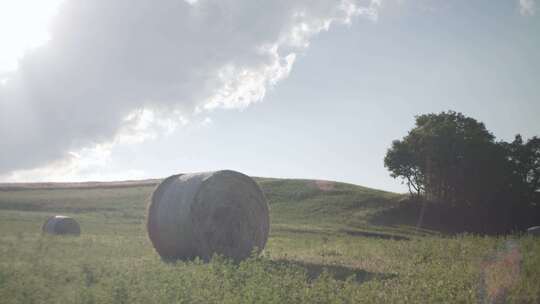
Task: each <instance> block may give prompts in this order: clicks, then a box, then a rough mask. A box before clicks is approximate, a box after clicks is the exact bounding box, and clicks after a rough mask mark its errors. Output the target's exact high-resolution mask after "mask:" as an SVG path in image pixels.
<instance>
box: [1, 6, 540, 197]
mask: <svg viewBox="0 0 540 304" xmlns="http://www.w3.org/2000/svg"><path fill="white" fill-rule="evenodd" d="M525 2H527V1H525ZM530 3H532V5H533V6H532V8H533V9H534V7H535V6H534V5H536V3H535V2H529V4H530ZM376 9H377V15H378V17H377V19H376V20H373V18H364V17H362V16H359V17H354V18H352V22H351V23H350V24H336V25H332V26H330V28H329V30H328V31H325V30H322V31H320V32H317V33H316V34H315V35H312V36H310V37H309V46H308V47H304V48H302V49H301V50H300V51H297V52H296V53H295V55H296V59H295V61H294V65H293V66H292V69H291V70H290V72H289V73H288V75H287V77H283V78H282V79H280V80H279V82H277V84H276V85H269V86H267V90H266V94H265V96H264V98H263V99H262V100H255V101H254V102H250V103H249V105H247V106H242V107H233V109H229V108H228V107H217V108H215V109H213V110H207V111H202V112H200V111H199V112H197V111H196V113H195V114H193V115H185V114H183V113H182V114H179V115H181V116H182V123H180V125H179V126H177V127H175V128H174V130H172V129H171V130H168V131H163V130H161V129H160V130H161V131H157V133H156V134H153V136H150V137H149V138H148V139H146V140H135V141H123V142H121V143H116V144H110V145H105V146H101V147H100V148H99V149H97V150H98V152H99V153H96V150H95V149H94V150H88V149H87V150H85V147H83V148H82V150H74V151H70V153H71V154H70V155H76V159H77V160H78V162H79V164H77V165H73V164H69V165H58V164H59V163H58V162H57V160H55V161H56V163H55V164H56V165H55V167H54V169H51V167H50V165H49V166H48V163H47V162H45V163H40V165H39V166H31V167H28V166H27V167H25V168H24V169H22V170H11V171H10V172H8V173H7V174H5V175H4V178H3V179H4V180H5V181H33V180H65V179H68V180H88V179H93V180H95V179H102V180H108V179H129V178H145V177H162V176H167V175H170V174H173V173H177V172H193V171H207V170H216V169H224V168H228V169H234V170H238V171H241V172H244V173H247V174H250V175H256V176H271V177H299V178H317V179H329V180H338V181H344V182H351V183H355V184H360V185H364V186H369V187H374V188H380V189H385V190H391V191H405V190H406V188H405V187H404V186H403V185H401V184H400V182H399V181H396V180H393V179H392V178H390V177H389V175H388V172H387V171H386V169H385V168H384V166H383V160H382V159H383V157H384V154H385V152H386V149H387V148H388V147H389V146H390V144H391V141H392V140H394V139H398V138H401V137H402V136H404V135H405V134H406V132H407V131H408V130H409V129H410V128H411V127H412V126H413V123H414V116H415V115H418V114H422V113H428V112H439V111H444V110H450V109H451V110H455V111H460V112H463V113H464V114H466V115H469V116H472V117H474V118H477V119H479V120H481V121H483V122H484V123H485V124H486V126H487V128H488V129H489V130H491V131H492V132H493V133H494V134H495V135H496V136H497V137H498V138H499V139H504V140H510V139H512V137H513V136H514V135H515V134H516V133H521V134H523V135H524V136H526V137H529V136H534V135H540V18H539V16H538V14H539V12H535V11H534V10H532V11H531V10H528V11H520V2H519V1H474V2H471V1H382V2H381V4H380V6H377V7H376ZM536 10H538V8H536ZM187 43H189V42H187ZM0 97H1V95H0ZM160 119H161V118H159V117H158V118H156V119H155V120H156V121H159V120H160ZM92 142H94V143H95V142H97V143H98V144H99V143H100V141H99V140H94V141H92ZM60 164H65V163H60ZM81 164H82V165H81ZM62 166H64V167H67V169H66V168H63V167H62Z"/></svg>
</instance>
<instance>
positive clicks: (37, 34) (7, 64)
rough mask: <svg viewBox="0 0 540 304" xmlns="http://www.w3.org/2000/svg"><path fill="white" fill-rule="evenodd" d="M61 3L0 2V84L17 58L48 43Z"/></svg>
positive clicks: (47, 0) (50, 0)
mask: <svg viewBox="0 0 540 304" xmlns="http://www.w3.org/2000/svg"><path fill="white" fill-rule="evenodd" d="M62 1H63V0H0V81H1V80H2V78H4V77H3V75H4V76H5V75H6V74H7V73H9V72H12V71H15V70H16V69H17V62H18V60H19V58H21V57H22V56H23V55H24V52H25V51H26V50H28V49H30V48H33V47H36V46H39V45H42V44H43V43H45V42H47V40H48V39H49V33H48V25H49V21H50V19H51V18H52V17H53V16H54V14H55V13H56V11H57V9H58V6H59V4H60V3H61V2H62Z"/></svg>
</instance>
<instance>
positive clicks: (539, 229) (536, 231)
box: [527, 226, 540, 236]
mask: <svg viewBox="0 0 540 304" xmlns="http://www.w3.org/2000/svg"><path fill="white" fill-rule="evenodd" d="M527 233H528V234H531V235H535V236H540V226H534V227H531V228H529V229H527Z"/></svg>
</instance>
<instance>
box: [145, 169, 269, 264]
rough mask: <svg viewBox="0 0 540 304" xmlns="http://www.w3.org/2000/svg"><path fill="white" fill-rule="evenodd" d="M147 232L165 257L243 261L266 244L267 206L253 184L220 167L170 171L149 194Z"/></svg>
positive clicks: (245, 178) (259, 189)
mask: <svg viewBox="0 0 540 304" xmlns="http://www.w3.org/2000/svg"><path fill="white" fill-rule="evenodd" d="M147 228H148V235H149V237H150V240H151V241H152V244H153V245H154V247H155V249H156V251H157V252H158V253H159V255H160V256H161V257H162V258H163V259H165V260H176V259H183V260H186V259H193V258H195V257H200V258H202V259H203V260H205V261H208V260H209V259H210V258H211V257H212V255H214V254H220V255H223V256H225V257H229V258H232V259H234V260H235V261H239V260H242V259H244V258H246V257H248V256H249V255H250V254H251V253H252V252H253V250H257V251H260V250H262V249H263V248H264V246H265V245H266V241H267V239H268V232H269V228H270V219H269V214H268V204H267V202H266V199H265V197H264V194H263V192H262V190H261V188H259V186H258V185H257V183H256V182H255V181H254V180H253V179H251V178H250V177H249V176H246V175H244V174H242V173H239V172H235V171H230V170H224V171H216V172H206V173H194V174H180V175H173V176H170V177H168V178H167V179H165V180H164V181H163V182H161V184H159V185H158V187H157V188H156V190H155V191H154V193H153V194H152V197H151V201H150V204H149V207H148V217H147Z"/></svg>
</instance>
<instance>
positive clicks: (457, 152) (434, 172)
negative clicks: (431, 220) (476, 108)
mask: <svg viewBox="0 0 540 304" xmlns="http://www.w3.org/2000/svg"><path fill="white" fill-rule="evenodd" d="M499 150H500V148H498V147H497V145H496V144H495V142H494V136H493V135H492V134H491V133H490V132H489V131H487V130H486V128H485V126H484V124H483V123H481V122H478V121H476V120H475V119H473V118H470V117H466V116H464V115H463V114H461V113H457V112H454V111H448V112H442V113H439V114H425V115H420V116H417V117H416V125H415V127H414V128H413V129H412V130H410V131H409V133H408V135H407V136H405V137H404V138H403V139H402V140H396V141H394V142H393V143H392V147H391V148H390V149H389V150H388V152H387V154H386V157H385V160H384V162H385V166H386V167H387V168H388V169H389V170H390V172H391V176H392V177H394V178H397V177H400V178H402V179H404V180H405V181H406V183H407V185H408V186H409V188H410V189H412V190H414V191H415V192H416V194H417V195H424V196H425V197H426V198H428V199H429V200H433V201H441V202H447V203H452V204H457V203H467V204H469V203H471V201H472V200H474V199H475V198H477V197H478V196H481V195H483V194H484V193H483V192H484V190H485V188H486V187H488V185H484V184H485V183H484V182H483V181H482V180H481V179H482V178H484V179H485V178H486V176H482V173H483V172H484V171H485V170H487V169H488V168H490V167H492V165H493V163H494V162H496V160H494V159H493V158H496V156H498V157H499V158H500V159H502V157H503V156H504V155H503V153H502V152H501V151H499Z"/></svg>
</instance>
